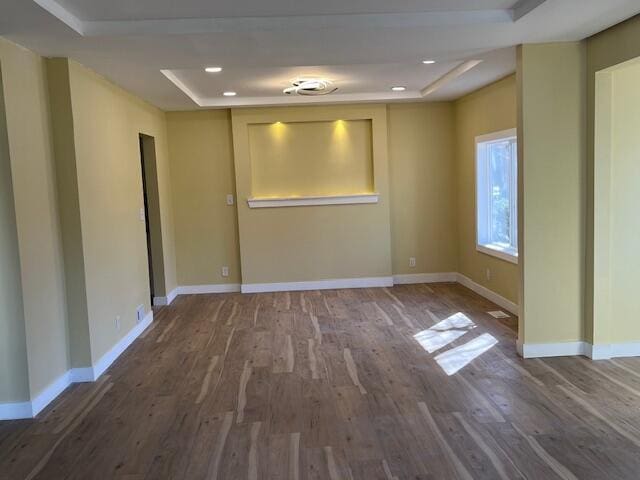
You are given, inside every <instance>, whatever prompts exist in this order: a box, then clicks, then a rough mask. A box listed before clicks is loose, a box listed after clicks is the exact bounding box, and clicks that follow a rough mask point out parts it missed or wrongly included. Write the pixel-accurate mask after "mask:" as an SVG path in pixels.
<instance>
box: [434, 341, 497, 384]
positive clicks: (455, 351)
mask: <svg viewBox="0 0 640 480" xmlns="http://www.w3.org/2000/svg"><path fill="white" fill-rule="evenodd" d="M497 343H498V340H497V339H496V338H495V337H494V336H493V335H490V334H488V333H483V334H482V335H480V336H479V337H476V338H474V339H473V340H470V341H468V342H467V343H465V344H464V345H460V346H459V347H455V348H452V349H451V350H447V351H446V352H444V353H441V354H440V355H438V356H437V357H436V362H438V365H440V367H441V368H442V369H443V370H444V371H445V372H446V374H447V375H453V374H454V373H457V372H458V371H460V370H461V369H462V368H464V367H465V366H466V365H468V364H469V363H471V362H472V361H473V360H475V359H476V358H478V357H479V356H480V355H482V354H483V353H484V352H486V351H487V350H489V349H491V348H492V347H493V346H494V345H496V344H497Z"/></svg>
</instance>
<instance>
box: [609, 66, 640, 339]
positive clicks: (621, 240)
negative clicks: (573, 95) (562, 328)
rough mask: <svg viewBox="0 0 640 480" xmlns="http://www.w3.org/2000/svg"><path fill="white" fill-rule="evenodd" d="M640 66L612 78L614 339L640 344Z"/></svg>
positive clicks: (612, 276) (612, 308) (612, 309)
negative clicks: (639, 205)
mask: <svg viewBox="0 0 640 480" xmlns="http://www.w3.org/2000/svg"><path fill="white" fill-rule="evenodd" d="M639 86H640V63H637V62H635V63H633V64H632V65H629V66H626V67H625V68H621V69H620V70H617V71H616V72H615V73H614V74H613V84H612V87H613V102H612V127H613V128H612V134H613V135H612V144H611V147H612V148H611V190H610V191H611V203H610V207H611V210H610V211H611V220H610V222H611V229H610V235H611V237H610V238H611V240H610V246H609V248H610V250H609V255H610V262H611V276H610V279H611V287H610V290H611V316H610V319H611V326H610V334H609V335H610V336H609V340H610V341H611V342H612V343H624V342H631V341H638V340H640V322H638V318H637V315H638V313H639V312H640V297H639V296H638V294H637V287H638V285H640V255H638V238H640V215H638V204H639V203H640V181H639V180H640V135H638V131H639V130H640V88H638V87H639Z"/></svg>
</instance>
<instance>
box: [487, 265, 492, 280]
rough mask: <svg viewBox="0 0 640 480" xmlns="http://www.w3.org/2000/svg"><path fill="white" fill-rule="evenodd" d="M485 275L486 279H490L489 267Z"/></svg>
mask: <svg viewBox="0 0 640 480" xmlns="http://www.w3.org/2000/svg"><path fill="white" fill-rule="evenodd" d="M486 275H487V280H491V269H490V268H487V271H486Z"/></svg>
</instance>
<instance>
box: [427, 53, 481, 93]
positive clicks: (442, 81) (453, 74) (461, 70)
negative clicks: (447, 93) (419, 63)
mask: <svg viewBox="0 0 640 480" xmlns="http://www.w3.org/2000/svg"><path fill="white" fill-rule="evenodd" d="M481 63H482V60H467V61H466V62H464V63H461V64H460V65H458V66H457V67H456V68H454V69H452V70H450V71H449V72H447V73H445V74H444V75H443V76H442V77H440V78H439V79H438V80H436V81H435V82H433V83H432V84H431V85H427V86H426V87H425V88H423V89H422V90H421V91H420V95H421V96H422V97H426V96H427V95H430V94H432V93H433V92H435V91H436V90H439V89H441V88H442V87H444V86H445V85H446V84H448V83H451V82H453V81H454V80H455V79H456V78H458V77H460V76H462V75H464V74H465V73H467V72H468V71H469V70H471V69H472V68H475V67H477V66H478V65H480V64H481Z"/></svg>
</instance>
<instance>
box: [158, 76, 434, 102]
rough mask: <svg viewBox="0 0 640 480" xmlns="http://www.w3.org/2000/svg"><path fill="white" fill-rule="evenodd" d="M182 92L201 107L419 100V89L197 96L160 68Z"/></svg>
mask: <svg viewBox="0 0 640 480" xmlns="http://www.w3.org/2000/svg"><path fill="white" fill-rule="evenodd" d="M160 71H161V72H162V74H163V75H164V76H165V77H167V78H168V79H169V80H170V81H171V82H172V83H173V84H174V85H175V86H176V87H178V88H179V89H180V90H181V91H182V93H184V94H185V95H186V96H187V97H189V98H190V99H191V101H192V102H193V103H195V104H196V105H197V106H199V107H202V108H229V107H269V106H278V105H299V104H316V103H322V104H332V103H366V102H391V101H410V100H421V99H422V96H421V95H420V92H419V91H406V92H382V93H380V92H376V93H342V94H336V95H323V96H317V97H310V96H306V97H304V96H298V97H291V96H288V95H282V96H265V97H241V96H238V97H222V96H221V97H211V98H203V97H199V96H198V95H197V94H196V93H195V92H194V91H193V90H191V89H190V88H189V87H188V86H187V85H186V84H185V83H184V82H183V81H182V80H180V78H178V76H176V75H175V74H174V73H173V72H172V71H171V70H160Z"/></svg>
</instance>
